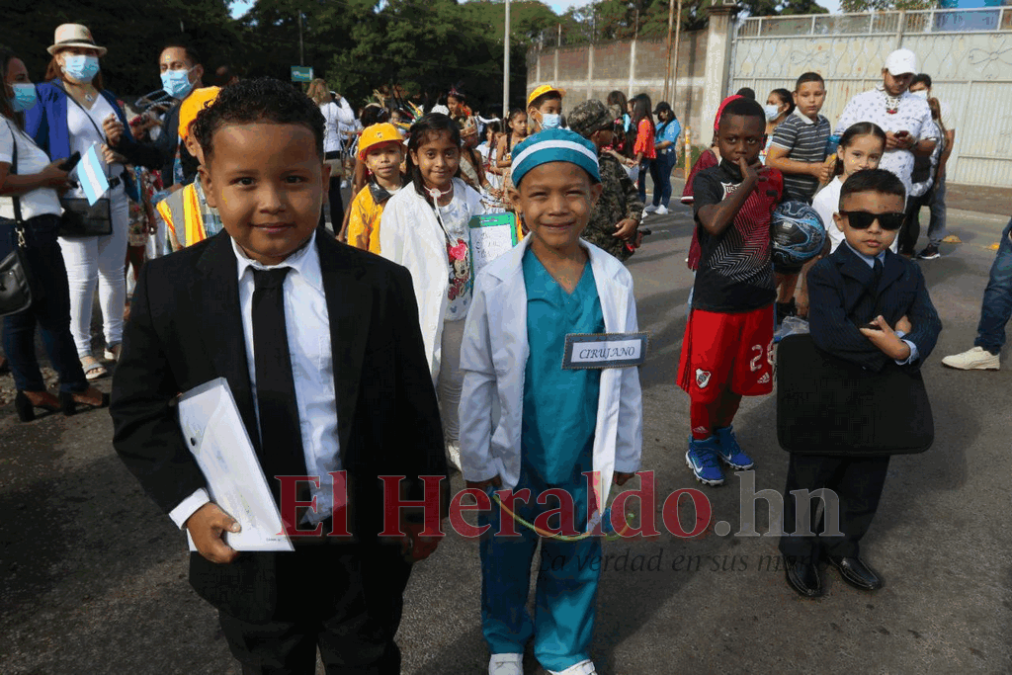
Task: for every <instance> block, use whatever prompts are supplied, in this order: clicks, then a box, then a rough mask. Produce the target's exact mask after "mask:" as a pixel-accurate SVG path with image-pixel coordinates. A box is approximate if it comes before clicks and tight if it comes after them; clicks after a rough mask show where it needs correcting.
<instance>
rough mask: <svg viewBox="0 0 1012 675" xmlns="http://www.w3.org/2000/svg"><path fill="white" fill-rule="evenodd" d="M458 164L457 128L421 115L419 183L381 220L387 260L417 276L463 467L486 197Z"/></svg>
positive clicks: (416, 160)
mask: <svg viewBox="0 0 1012 675" xmlns="http://www.w3.org/2000/svg"><path fill="white" fill-rule="evenodd" d="M459 166H460V129H459V127H458V126H457V124H456V123H455V122H454V121H453V120H451V119H450V118H449V117H448V116H446V115H443V114H440V113H431V114H428V115H426V116H424V117H422V118H421V119H420V120H418V121H417V122H415V124H413V125H412V127H411V132H410V137H409V140H408V173H409V175H410V177H411V181H412V184H411V185H408V186H405V188H403V189H402V190H400V191H398V193H397V194H396V195H394V196H393V197H391V198H390V201H389V202H387V205H386V208H385V209H384V211H383V217H382V220H381V222H380V250H381V251H382V256H383V257H384V258H388V259H390V260H392V261H394V262H396V263H399V264H401V265H404V266H405V267H407V268H408V270H410V272H411V278H412V281H413V282H414V287H415V296H416V298H417V299H418V319H419V323H420V324H421V329H422V339H423V341H424V343H425V352H426V357H427V358H428V360H429V369H430V371H431V374H432V382H433V384H434V385H435V386H436V392H437V394H438V395H439V404H440V409H441V413H442V419H443V431H444V435H445V436H446V441H447V452H448V454H449V459H450V462H451V463H452V464H453V465H454V466H457V467H459V466H460V459H459V457H460V450H459V447H460V446H459V443H458V440H457V439H458V436H459V428H460V427H459V423H458V418H457V405H458V403H459V402H460V391H461V384H462V379H463V374H462V373H461V372H460V367H459V365H460V341H461V338H462V337H463V334H464V319H466V318H467V312H468V308H469V307H470V306H471V295H472V291H473V288H474V279H473V278H472V277H473V271H472V265H471V237H470V233H469V228H468V221H470V220H471V217H472V216H475V215H479V214H481V213H483V212H484V209H483V207H482V205H481V195H479V194H478V193H477V192H475V191H474V190H472V189H471V188H469V187H468V186H467V185H465V184H464V182H463V181H462V180H460V179H459V178H455V177H454V176H455V175H456V174H457V169H458V167H459Z"/></svg>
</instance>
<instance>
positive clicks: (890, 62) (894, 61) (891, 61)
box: [885, 49, 917, 75]
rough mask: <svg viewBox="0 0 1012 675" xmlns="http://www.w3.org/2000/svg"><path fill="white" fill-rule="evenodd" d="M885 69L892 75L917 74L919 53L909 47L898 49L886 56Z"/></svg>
mask: <svg viewBox="0 0 1012 675" xmlns="http://www.w3.org/2000/svg"><path fill="white" fill-rule="evenodd" d="M885 69H886V70H888V71H889V73H890V74H891V75H906V74H907V73H913V74H914V75H916V74H917V54H914V53H913V52H912V51H910V50H909V49H897V50H896V51H894V52H893V53H892V54H890V55H889V56H887V57H886V62H885Z"/></svg>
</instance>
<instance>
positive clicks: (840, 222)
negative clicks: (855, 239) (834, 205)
mask: <svg viewBox="0 0 1012 675" xmlns="http://www.w3.org/2000/svg"><path fill="white" fill-rule="evenodd" d="M833 222H834V223H836V229H838V230H840V232H845V230H844V229H843V228H844V226H845V225H846V222H847V219H846V218H845V217H843V216H841V215H840V214H839V213H836V212H834V213H833Z"/></svg>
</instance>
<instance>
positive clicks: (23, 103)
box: [11, 84, 39, 113]
mask: <svg viewBox="0 0 1012 675" xmlns="http://www.w3.org/2000/svg"><path fill="white" fill-rule="evenodd" d="M11 89H12V90H13V91H14V98H12V99H11V107H13V108H14V112H16V113H19V112H24V111H26V110H30V109H32V108H33V107H35V103H36V102H37V101H38V100H39V94H38V92H37V91H36V90H35V85H34V84H12V85H11Z"/></svg>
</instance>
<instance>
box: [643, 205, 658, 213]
mask: <svg viewBox="0 0 1012 675" xmlns="http://www.w3.org/2000/svg"><path fill="white" fill-rule="evenodd" d="M656 210H657V207H656V206H654V205H653V204H648V205H647V207H646V208H645V209H643V213H653V212H655V211H656Z"/></svg>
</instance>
